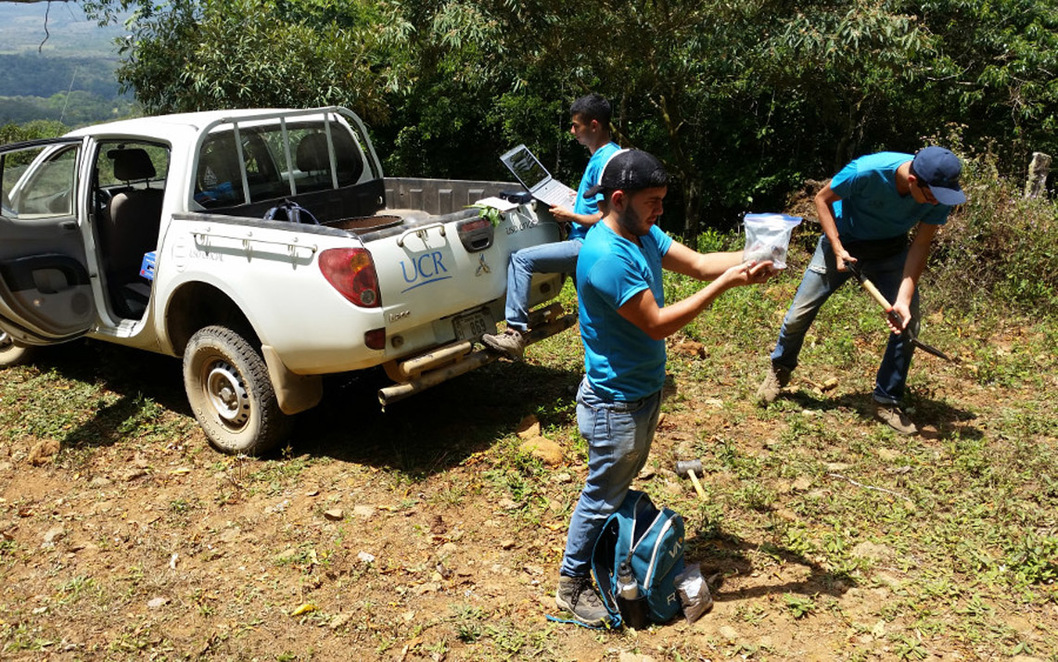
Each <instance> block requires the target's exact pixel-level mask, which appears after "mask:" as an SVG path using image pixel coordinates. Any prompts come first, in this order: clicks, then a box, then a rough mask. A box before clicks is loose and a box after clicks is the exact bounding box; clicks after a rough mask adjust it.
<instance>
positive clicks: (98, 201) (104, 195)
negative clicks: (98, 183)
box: [95, 188, 114, 216]
mask: <svg viewBox="0 0 1058 662" xmlns="http://www.w3.org/2000/svg"><path fill="white" fill-rule="evenodd" d="M113 199H114V194H113V193H111V192H110V191H108V190H107V189H105V188H97V189H96V190H95V205H96V215H97V216H102V215H103V214H105V213H106V211H107V209H108V208H109V207H110V201H111V200H113Z"/></svg>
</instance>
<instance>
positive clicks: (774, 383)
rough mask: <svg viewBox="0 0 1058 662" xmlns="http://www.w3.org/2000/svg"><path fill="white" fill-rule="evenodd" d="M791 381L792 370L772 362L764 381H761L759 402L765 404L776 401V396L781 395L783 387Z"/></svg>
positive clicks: (758, 394) (758, 390)
mask: <svg viewBox="0 0 1058 662" xmlns="http://www.w3.org/2000/svg"><path fill="white" fill-rule="evenodd" d="M789 383H790V370H789V369H788V368H783V367H782V366H777V365H775V364H774V363H773V364H771V366H770V367H769V368H768V374H767V375H765V376H764V381H763V382H761V383H760V388H758V389H757V402H758V403H760V404H761V405H763V406H767V405H770V404H771V403H773V402H775V398H777V397H779V393H781V392H782V388H783V387H784V386H786V385H787V384H789Z"/></svg>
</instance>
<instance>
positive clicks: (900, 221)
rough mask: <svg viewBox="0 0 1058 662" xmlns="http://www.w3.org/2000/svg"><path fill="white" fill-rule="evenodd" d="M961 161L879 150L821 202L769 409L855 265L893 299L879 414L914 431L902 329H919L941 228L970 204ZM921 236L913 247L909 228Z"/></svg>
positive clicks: (945, 153)
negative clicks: (922, 281)
mask: <svg viewBox="0 0 1058 662" xmlns="http://www.w3.org/2000/svg"><path fill="white" fill-rule="evenodd" d="M961 172H962V163H961V162H960V161H959V159H958V157H956V156H955V155H954V154H952V153H951V151H949V150H947V149H944V148H943V147H936V146H932V147H926V148H925V149H922V150H920V151H919V152H918V153H917V154H915V155H911V154H902V153H898V152H882V153H879V154H872V155H870V156H863V157H860V158H858V159H856V160H854V161H852V162H851V163H849V164H848V165H846V166H845V167H844V168H843V169H842V170H841V172H839V173H838V174H837V175H835V176H834V178H833V179H831V180H830V183H829V184H828V185H827V186H825V187H823V189H822V190H821V191H820V192H819V193H818V194H817V195H816V197H815V205H816V211H817V213H818V214H819V223H820V225H822V226H823V236H821V237H820V238H819V243H818V245H817V246H816V251H815V255H814V256H813V257H812V262H811V264H809V265H808V269H807V270H806V271H805V274H804V277H803V279H802V280H801V285H800V287H798V289H797V294H796V295H794V300H793V303H792V304H791V305H790V310H789V311H788V312H787V313H786V317H785V318H784V319H783V323H782V328H781V329H780V330H779V341H778V343H776V345H775V350H774V351H773V352H772V354H771V368H770V370H769V371H768V374H767V376H766V377H765V378H764V381H763V382H762V383H761V385H760V389H759V390H758V391H757V399H758V400H759V401H760V402H761V404H765V405H767V404H770V403H771V402H773V401H774V400H775V398H777V397H778V396H779V394H780V392H781V391H782V387H784V386H786V384H787V383H789V381H790V373H791V372H792V371H793V370H794V368H796V367H797V357H798V355H799V354H800V352H801V346H802V344H803V343H804V338H805V333H807V331H808V327H809V326H810V325H811V324H812V321H813V320H814V319H815V317H816V314H817V313H818V312H819V309H820V308H821V307H822V306H823V303H824V302H826V300H827V298H828V297H830V295H831V294H833V293H834V291H835V290H837V289H838V287H840V286H841V285H842V284H843V283H844V282H845V281H846V280H848V279H849V277H850V276H851V272H850V271H849V270H848V268H847V266H846V265H847V264H849V263H854V264H856V266H858V267H859V269H860V270H861V271H862V273H863V275H864V276H865V277H867V278H868V279H870V280H871V281H872V282H873V283H874V284H875V285H876V286H877V287H878V289H879V290H880V291H881V293H882V294H883V295H884V296H885V298H886V299H887V300H888V301H890V302H892V308H891V311H892V312H893V313H894V315H893V317H894V318H896V319H898V320H899V322H898V323H897V322H894V321H892V320H890V321H889V327H890V330H891V331H892V333H891V334H890V336H889V344H888V346H887V347H886V350H885V355H884V357H883V358H882V363H881V366H880V367H879V368H878V374H877V376H876V378H875V385H874V402H875V407H874V415H875V417H876V418H877V419H878V420H880V421H882V422H883V423H885V424H887V425H888V426H890V427H891V428H893V429H894V430H896V431H897V432H900V433H902V434H914V433H916V432H917V431H918V428H917V427H916V426H915V424H914V423H913V422H912V421H911V419H909V418H908V416H907V414H906V413H905V412H904V411H903V409H901V407H900V403H901V400H902V399H903V396H904V387H905V385H906V383H907V373H908V370H909V369H910V367H911V354H912V352H913V351H914V346H913V345H912V344H911V343H910V342H908V341H907V335H906V334H904V333H902V332H903V331H904V329H907V328H908V325H909V324H910V325H911V327H910V328H911V331H912V333H918V328H917V326H918V306H919V301H918V292H917V291H916V290H917V285H918V279H919V277H920V276H921V275H922V270H923V269H924V268H925V266H926V258H927V257H929V250H930V243H931V242H932V240H933V236H934V235H935V234H936V233H937V229H938V228H939V227H940V226H941V225H944V224H945V223H946V222H947V220H948V212H949V211H950V209H951V207H952V206H953V205H958V204H962V203H964V202H966V196H965V195H963V192H962V189H961V188H960V187H959V175H960V173H961ZM912 229H914V230H915V234H914V239H913V240H912V241H911V242H910V244H909V243H908V239H907V237H908V232H910V231H911V230H912Z"/></svg>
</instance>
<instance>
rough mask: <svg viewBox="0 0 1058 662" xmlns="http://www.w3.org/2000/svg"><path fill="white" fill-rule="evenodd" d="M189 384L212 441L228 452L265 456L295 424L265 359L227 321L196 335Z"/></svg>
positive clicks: (188, 353)
mask: <svg viewBox="0 0 1058 662" xmlns="http://www.w3.org/2000/svg"><path fill="white" fill-rule="evenodd" d="M184 389H185V390H186V391H187V399H188V402H190V403H191V409H192V411H194V412H195V418H196V419H198V422H199V425H201V426H202V428H203V429H204V430H205V431H206V436H207V437H208V438H209V442H210V444H212V446H213V447H214V448H216V449H217V450H219V451H221V452H223V453H228V454H230V455H237V454H245V455H261V454H262V453H265V452H267V451H269V450H271V449H272V448H274V447H275V446H277V445H278V444H279V443H281V442H282V441H284V440H285V439H286V437H287V434H289V432H290V429H291V426H292V424H293V419H292V418H291V417H290V416H287V415H286V414H284V413H283V412H282V411H281V410H280V409H279V402H278V401H277V400H276V395H275V391H274V390H273V388H272V382H271V380H269V378H268V368H267V366H265V362H264V359H262V358H261V355H260V354H258V353H257V352H256V351H255V350H254V348H253V346H252V345H250V343H248V342H247V341H246V339H245V338H243V337H242V336H240V335H239V334H238V333H236V332H235V331H232V330H231V329H229V328H226V327H223V326H207V327H205V328H204V329H201V330H199V331H198V332H197V333H195V335H193V336H191V341H190V342H188V344H187V349H186V350H185V351H184Z"/></svg>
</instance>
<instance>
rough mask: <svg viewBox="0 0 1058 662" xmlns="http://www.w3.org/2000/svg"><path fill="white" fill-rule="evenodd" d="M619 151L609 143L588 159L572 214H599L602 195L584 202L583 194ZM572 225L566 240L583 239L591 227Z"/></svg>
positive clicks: (596, 180) (614, 145)
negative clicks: (612, 156)
mask: <svg viewBox="0 0 1058 662" xmlns="http://www.w3.org/2000/svg"><path fill="white" fill-rule="evenodd" d="M619 149H621V148H620V147H619V146H618V145H617V143H615V142H609V143H607V144H605V145H603V146H602V147H600V148H599V149H597V150H595V153H594V154H592V155H591V158H590V159H588V166H587V167H586V168H585V169H584V176H583V177H581V178H580V186H579V187H577V201H576V202H574V203H573V213H575V214H598V213H599V200H602V194H601V193H600V194H598V195H596V196H595V197H594V198H592V199H591V200H585V199H584V192H585V191H587V190H588V189H590V188H591V187H592V186H595V185H596V184H597V183H598V182H599V175H600V174H602V169H603V166H605V165H606V162H607V161H608V160H609V159H610V156H611V155H612V154H613V153H614V152H616V151H617V150H619ZM572 225H573V227H571V228H570V229H569V236H568V237H567V239H584V235H586V234H587V233H588V228H590V227H591V226H590V225H581V224H580V223H573V224H572Z"/></svg>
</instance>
